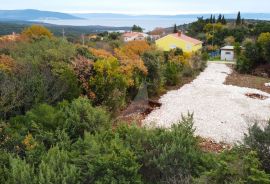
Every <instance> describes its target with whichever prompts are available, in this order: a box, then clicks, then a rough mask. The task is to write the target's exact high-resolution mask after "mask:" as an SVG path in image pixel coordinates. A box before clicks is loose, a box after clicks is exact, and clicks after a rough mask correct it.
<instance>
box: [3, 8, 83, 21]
mask: <svg viewBox="0 0 270 184" xmlns="http://www.w3.org/2000/svg"><path fill="white" fill-rule="evenodd" d="M42 19H82V18H80V17H76V16H73V15H69V14H66V13H59V12H52V11H39V10H33V9H27V10H0V20H23V21H29V20H42Z"/></svg>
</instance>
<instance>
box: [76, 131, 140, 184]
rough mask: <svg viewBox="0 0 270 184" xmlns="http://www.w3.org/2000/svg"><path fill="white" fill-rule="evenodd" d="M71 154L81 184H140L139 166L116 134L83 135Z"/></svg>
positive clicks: (108, 132)
mask: <svg viewBox="0 0 270 184" xmlns="http://www.w3.org/2000/svg"><path fill="white" fill-rule="evenodd" d="M72 150H73V153H72V154H73V157H74V158H76V159H75V164H76V165H77V167H78V168H80V169H81V177H80V180H81V181H82V183H104V184H109V183H129V182H131V181H132V183H136V184H140V183H141V179H140V174H139V172H138V171H139V169H140V164H139V163H137V158H136V156H135V155H134V153H133V152H132V151H131V150H130V148H129V147H127V146H125V144H124V143H123V141H122V140H121V139H120V138H119V136H118V135H117V134H112V133H111V132H110V131H107V132H103V133H102V134H96V135H90V134H89V133H86V134H85V136H84V139H79V140H78V141H77V142H76V143H75V144H74V145H73V146H72Z"/></svg>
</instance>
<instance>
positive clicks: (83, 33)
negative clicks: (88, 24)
mask: <svg viewBox="0 0 270 184" xmlns="http://www.w3.org/2000/svg"><path fill="white" fill-rule="evenodd" d="M82 44H83V46H84V33H83V34H82Z"/></svg>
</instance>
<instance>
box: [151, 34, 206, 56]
mask: <svg viewBox="0 0 270 184" xmlns="http://www.w3.org/2000/svg"><path fill="white" fill-rule="evenodd" d="M156 45H157V47H159V48H160V49H162V50H164V51H169V50H171V49H173V48H176V47H178V48H181V49H182V50H183V51H184V52H194V51H197V50H199V49H201V48H202V44H198V45H194V44H193V43H190V42H186V41H184V40H181V39H178V38H175V37H174V36H171V35H167V36H165V37H163V38H161V39H159V40H156Z"/></svg>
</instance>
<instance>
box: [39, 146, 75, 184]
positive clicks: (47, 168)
mask: <svg viewBox="0 0 270 184" xmlns="http://www.w3.org/2000/svg"><path fill="white" fill-rule="evenodd" d="M79 175H80V173H79V170H78V169H77V168H76V166H75V165H74V164H72V163H71V160H70V157H69V154H68V152H67V151H64V150H60V149H59V147H58V146H56V147H54V148H51V149H50V150H49V152H48V153H47V155H45V156H44V158H43V159H42V161H41V164H40V165H39V175H38V182H39V183H40V184H46V183H59V184H73V183H78V179H79Z"/></svg>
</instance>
